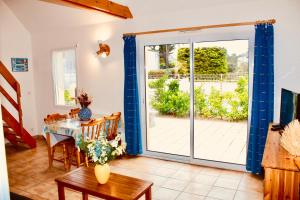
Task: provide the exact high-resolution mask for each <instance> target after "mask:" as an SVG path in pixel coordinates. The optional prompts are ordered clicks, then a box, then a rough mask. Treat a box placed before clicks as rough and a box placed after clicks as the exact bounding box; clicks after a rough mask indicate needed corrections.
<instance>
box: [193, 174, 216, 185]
mask: <svg viewBox="0 0 300 200" xmlns="http://www.w3.org/2000/svg"><path fill="white" fill-rule="evenodd" d="M217 178H218V177H217V176H210V175H205V174H198V175H196V176H195V177H194V178H193V180H192V181H193V182H196V183H201V184H204V185H214V183H215V182H216V180H217Z"/></svg>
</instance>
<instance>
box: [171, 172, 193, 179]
mask: <svg viewBox="0 0 300 200" xmlns="http://www.w3.org/2000/svg"><path fill="white" fill-rule="evenodd" d="M194 176H195V173H193V172H187V171H184V170H178V171H177V172H176V173H175V174H174V175H173V176H172V178H175V179H179V180H184V181H190V180H192V179H193V178H194Z"/></svg>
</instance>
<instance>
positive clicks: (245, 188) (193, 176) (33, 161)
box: [6, 140, 263, 200]
mask: <svg viewBox="0 0 300 200" xmlns="http://www.w3.org/2000/svg"><path fill="white" fill-rule="evenodd" d="M37 145H38V146H37V148H36V149H35V150H32V149H26V148H22V147H14V146H12V145H8V146H7V148H6V154H7V161H8V174H9V185H10V189H11V191H13V192H15V193H17V194H20V195H24V196H27V197H29V198H31V199H34V200H47V199H48V200H57V199H58V195H57V185H56V182H55V181H54V179H55V178H56V177H58V176H61V175H63V174H65V173H66V172H65V171H64V168H63V164H62V163H59V162H54V163H53V164H54V166H53V168H51V169H48V158H47V148H46V145H45V141H44V140H38V141H37ZM110 166H111V171H112V172H114V173H120V174H123V175H127V176H132V177H136V178H140V179H144V180H149V181H152V182H153V183H154V185H153V186H152V194H153V200H155V199H156V200H158V199H168V200H169V199H175V198H177V199H179V200H183V199H186V200H193V199H195V200H197V199H211V200H213V199H230V198H229V197H232V193H233V192H235V191H236V190H230V189H229V188H235V189H236V183H237V182H238V181H239V180H240V183H239V186H238V191H237V192H236V195H235V200H245V199H246V200H247V199H253V200H256V199H254V198H256V197H258V199H261V198H262V190H263V185H262V184H263V182H262V179H261V178H259V177H257V176H253V175H250V174H246V173H242V172H235V171H230V170H221V169H215V168H209V167H202V166H196V165H189V164H184V163H177V162H172V161H164V160H159V159H154V158H147V157H133V158H129V157H124V158H122V159H118V160H115V161H113V162H111V163H110ZM72 169H76V168H75V167H73V168H72ZM217 186H221V187H217ZM225 187H227V189H226V188H225ZM228 187H229V188H228ZM182 191H184V192H182ZM207 195H209V196H207ZM204 196H206V197H204ZM66 199H67V200H77V199H80V200H81V193H78V192H75V191H72V190H66ZM89 199H92V200H93V199H95V200H96V199H98V198H93V197H92V196H90V198H89ZM141 199H142V200H143V199H144V198H143V197H142V198H141Z"/></svg>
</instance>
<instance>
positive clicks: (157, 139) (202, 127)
mask: <svg viewBox="0 0 300 200" xmlns="http://www.w3.org/2000/svg"><path fill="white" fill-rule="evenodd" d="M152 119H153V121H151V126H150V125H149V126H150V127H149V128H148V132H147V149H148V150H150V151H156V152H164V153H170V154H177V155H185V156H189V154H190V121H189V119H187V118H186V119H185V118H174V117H166V116H165V117H163V116H155V117H154V118H152ZM148 124H149V123H148ZM194 127H195V133H194V135H195V136H194V137H195V139H194V143H195V144H194V148H195V149H194V152H195V153H194V154H195V155H194V157H195V158H201V159H207V160H214V161H221V162H227V163H236V164H242V165H244V164H245V163H246V151H247V146H246V142H247V122H246V121H241V122H229V121H222V120H211V119H196V120H195V122H194Z"/></svg>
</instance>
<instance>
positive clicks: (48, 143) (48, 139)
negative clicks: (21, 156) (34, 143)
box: [46, 133, 54, 168]
mask: <svg viewBox="0 0 300 200" xmlns="http://www.w3.org/2000/svg"><path fill="white" fill-rule="evenodd" d="M46 141H47V147H48V160H49V168H51V167H52V163H53V154H54V152H53V147H51V146H50V135H49V133H46Z"/></svg>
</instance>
